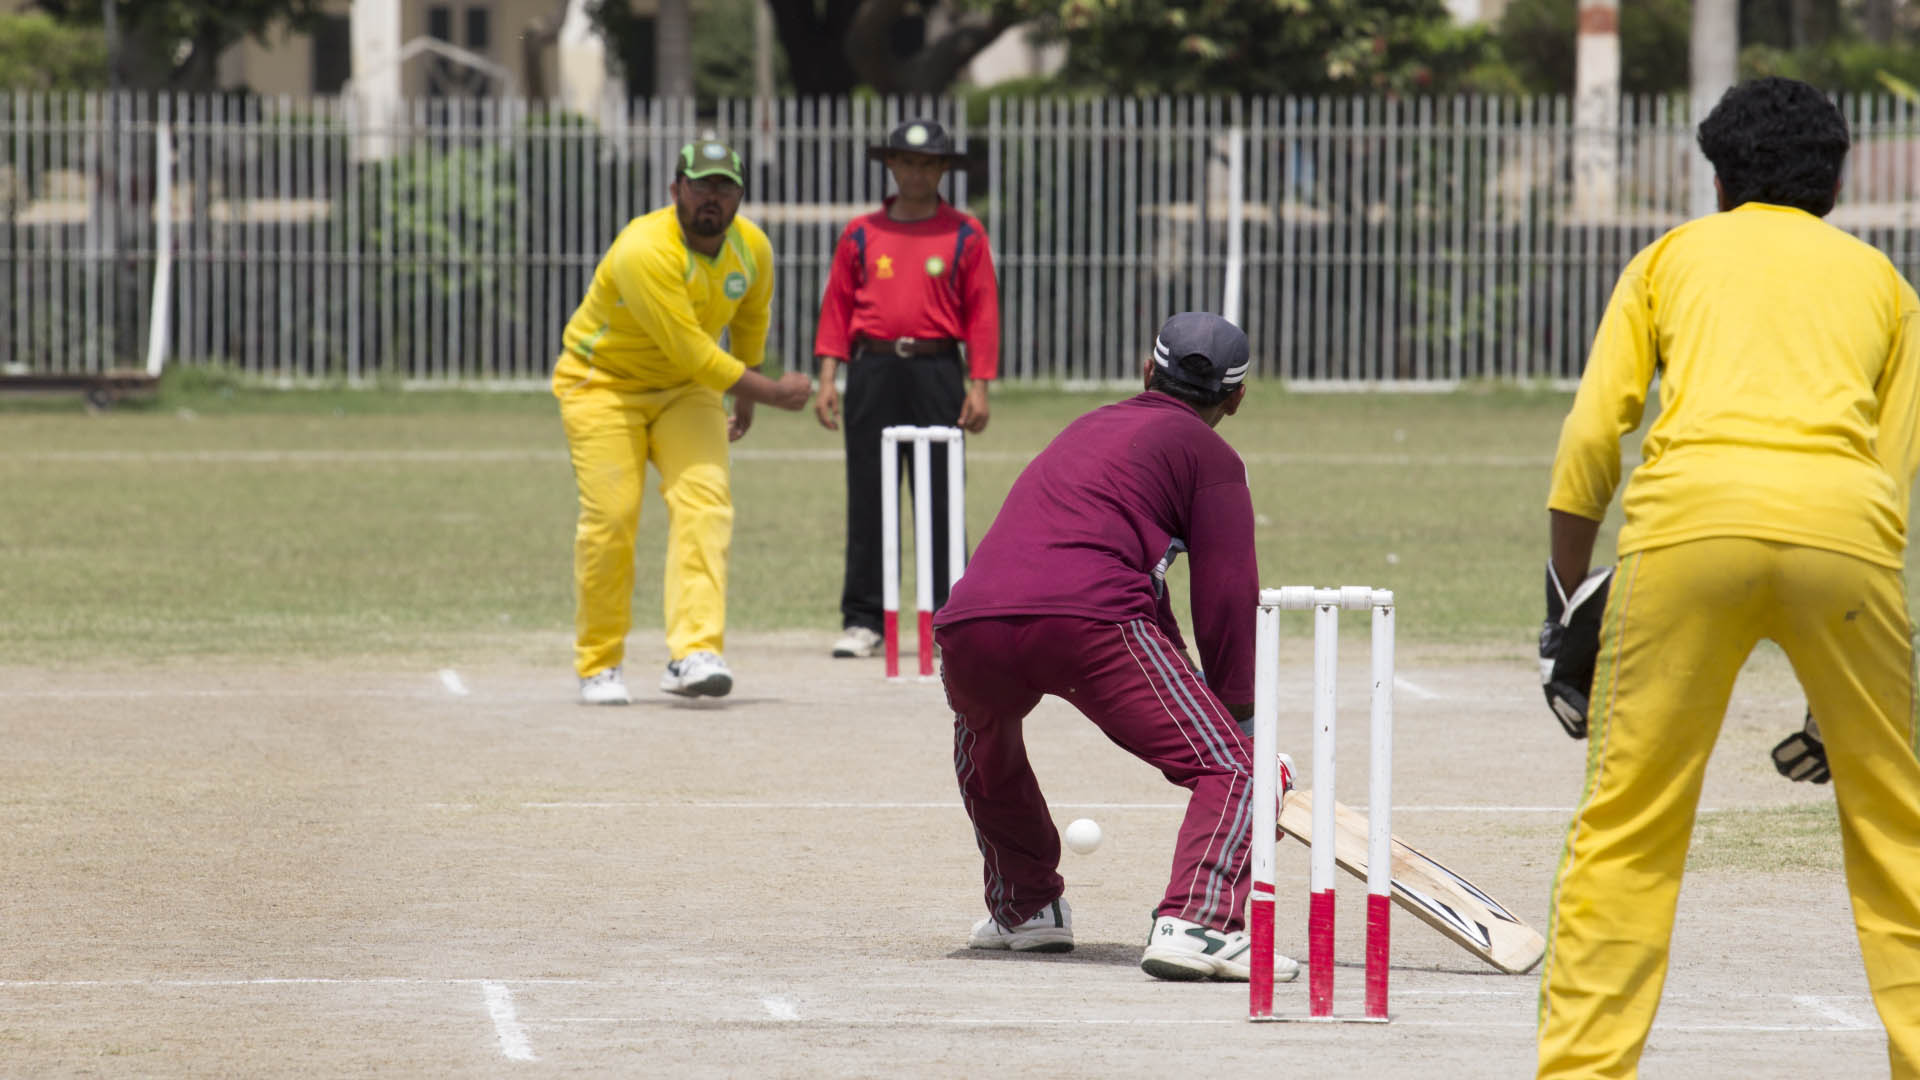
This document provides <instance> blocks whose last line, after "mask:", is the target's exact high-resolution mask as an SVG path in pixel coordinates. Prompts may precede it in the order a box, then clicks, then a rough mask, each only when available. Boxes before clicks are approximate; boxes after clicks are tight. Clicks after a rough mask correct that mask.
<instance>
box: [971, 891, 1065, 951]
mask: <svg viewBox="0 0 1920 1080" xmlns="http://www.w3.org/2000/svg"><path fill="white" fill-rule="evenodd" d="M967 948H969V949H1012V950H1013V951H1014V952H1072V951H1073V909H1072V908H1070V907H1068V906H1067V902H1066V901H1065V900H1055V901H1054V902H1053V903H1051V904H1048V905H1047V906H1046V907H1043V908H1041V909H1040V910H1039V911H1038V912H1036V913H1034V916H1033V918H1031V919H1028V920H1027V921H1026V922H1023V923H1021V924H1020V925H1019V926H1013V927H1007V926H1001V925H1000V924H999V923H997V922H994V921H993V916H991V915H989V916H987V917H986V918H984V919H981V920H980V921H979V922H977V923H974V924H973V932H972V933H971V934H968V935H967Z"/></svg>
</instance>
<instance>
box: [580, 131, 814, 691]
mask: <svg viewBox="0 0 1920 1080" xmlns="http://www.w3.org/2000/svg"><path fill="white" fill-rule="evenodd" d="M744 185H745V177H744V170H743V169H742V167H741V162H740V157H739V155H738V154H735V153H734V152H733V151H732V150H731V149H729V148H728V147H726V146H725V145H723V144H721V143H718V142H714V141H711V140H703V141H700V142H696V143H692V144H690V145H688V146H686V147H684V148H683V149H682V150H681V151H680V157H679V162H678V167H677V169H676V171H675V175H674V179H673V184H672V186H671V188H670V189H669V190H670V191H671V193H672V195H673V204H672V205H671V206H667V207H663V208H661V209H659V210H655V211H654V212H652V213H650V214H647V215H645V216H642V217H638V218H635V219H633V221H631V222H629V223H628V225H627V226H626V228H624V229H622V230H621V231H620V235H619V236H618V237H617V238H616V239H615V240H614V242H613V246H612V247H610V248H608V249H607V254H606V256H605V257H604V258H602V259H601V260H600V265H599V268H598V269H596V270H595V271H594V274H593V284H592V285H591V286H590V287H589V288H588V290H587V295H586V298H585V299H584V300H582V301H581V302H580V306H579V308H578V309H577V310H575V311H574V313H573V318H572V319H571V320H570V321H569V322H568V323H567V329H566V349H565V351H564V352H562V353H561V355H560V358H559V361H558V362H557V363H556V364H555V365H554V370H553V392H554V395H555V396H556V397H558V398H559V399H560V419H561V422H562V424H563V425H564V426H565V428H566V432H567V443H568V446H569V448H570V450H571V453H572V457H573V474H574V479H575V480H576V481H577V482H578V484H579V488H580V520H579V526H578V528H577V530H576V532H575V535H574V545H573V573H574V588H575V599H576V605H577V606H576V614H575V620H574V621H575V635H576V637H575V644H574V667H575V670H576V673H577V674H578V675H579V677H580V698H581V700H582V701H583V702H586V703H588V704H594V705H624V704H627V702H628V701H629V695H628V693H627V686H626V681H625V679H624V678H623V676H622V674H621V660H622V658H623V656H624V654H625V650H626V636H627V630H628V627H629V626H630V625H631V622H632V608H633V546H634V534H635V532H636V531H637V530H638V528H639V524H640V490H641V482H642V479H643V478H644V474H645V472H646V466H647V462H649V461H651V462H653V466H654V468H655V469H657V470H658V471H659V473H660V494H661V496H662V498H663V500H664V501H665V502H666V504H667V566H666V599H665V608H666V628H667V647H668V649H669V651H670V652H671V655H672V658H671V660H670V662H669V663H668V664H667V671H666V674H665V675H664V676H662V678H661V681H660V688H661V689H662V690H665V691H667V692H668V693H674V694H680V695H683V696H694V695H708V696H712V697H719V696H722V695H724V694H726V693H727V692H728V691H729V690H731V689H732V688H733V673H732V672H731V671H730V670H728V668H727V663H726V660H725V659H724V658H723V656H722V648H723V646H724V633H725V627H726V598H727V548H728V545H729V544H730V543H731V542H732V539H733V500H732V495H731V493H730V491H729V488H728V462H727V443H728V442H729V441H730V440H732V439H738V438H740V436H742V435H744V434H746V432H747V429H748V427H750V426H751V425H752V423H753V407H754V404H755V403H756V402H758V403H763V404H768V405H773V406H775V407H777V408H782V409H788V410H798V409H800V408H802V407H804V406H805V405H806V403H807V397H808V396H809V394H810V392H811V389H812V383H811V381H810V380H809V379H808V378H807V377H806V376H805V375H803V374H800V373H798V372H790V373H788V374H786V375H784V376H782V377H781V378H779V379H778V380H774V379H769V378H767V377H766V376H764V375H761V374H760V373H759V372H757V371H755V370H754V368H756V367H758V366H759V365H760V360H761V356H762V353H763V352H764V350H765V348H766V341H767V324H768V321H769V318H770V314H771V306H770V305H771V301H772V298H773V249H772V248H771V247H770V246H769V245H768V243H767V236H766V234H765V233H763V232H761V231H760V229H759V228H758V227H756V226H755V225H754V224H753V223H752V222H750V221H748V220H747V219H745V218H743V217H738V216H737V213H738V211H739V208H740V199H741V197H742V195H743V194H744V192H745V186H744ZM722 331H726V332H727V333H728V335H729V336H728V345H729V348H728V349H726V350H722V349H721V348H720V346H719V338H720V334H721V332H722ZM725 394H731V395H732V396H733V400H734V412H733V417H732V420H731V422H729V420H728V418H727V415H726V410H725V408H724V406H723V404H722V400H721V398H722V395H725Z"/></svg>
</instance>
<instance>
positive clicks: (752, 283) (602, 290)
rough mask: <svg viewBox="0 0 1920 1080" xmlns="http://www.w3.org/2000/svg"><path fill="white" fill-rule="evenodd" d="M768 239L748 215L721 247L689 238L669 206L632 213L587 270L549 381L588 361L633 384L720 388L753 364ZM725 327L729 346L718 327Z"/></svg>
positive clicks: (769, 265) (760, 341) (761, 349)
mask: <svg viewBox="0 0 1920 1080" xmlns="http://www.w3.org/2000/svg"><path fill="white" fill-rule="evenodd" d="M772 300H773V247H772V245H771V244H769V243H768V242H767V234H766V233H764V232H762V231H760V228H759V226H757V225H755V224H753V223H752V222H751V221H748V220H747V219H746V218H743V217H738V216H736V217H735V218H734V219H733V224H732V225H730V226H728V228H727V235H726V241H725V242H724V243H723V244H722V245H721V247H720V253H719V254H718V255H716V256H714V257H712V258H708V257H707V256H705V255H702V254H700V253H699V252H696V251H692V250H690V249H689V248H688V247H687V244H686V239H685V237H684V236H683V235H682V234H681V231H680V220H679V218H678V217H676V216H675V214H674V208H673V207H671V206H666V207H662V208H661V209H659V210H655V211H653V212H652V213H650V214H645V215H643V216H641V217H637V218H634V219H633V220H632V221H630V222H628V223H627V226H626V228H624V229H622V230H620V235H619V236H618V237H615V238H614V241H613V244H612V246H611V247H609V248H608V249H607V253H606V255H605V256H604V257H602V258H601V260H600V265H599V267H598V268H596V269H595V270H594V272H593V284H592V285H591V286H589V287H588V289H587V295H586V297H585V299H583V300H581V301H580V306H579V307H578V308H577V309H575V310H574V313H573V318H571V319H569V320H568V321H567V329H566V334H565V341H566V351H565V352H564V353H562V355H561V357H560V362H559V364H558V365H557V366H556V370H555V372H554V377H555V381H556V382H559V381H561V380H563V379H576V378H579V377H582V376H584V375H585V373H586V368H589V367H590V368H592V369H594V370H595V371H597V372H603V373H605V374H606V375H607V376H610V377H611V379H612V381H613V382H614V384H615V385H618V386H623V387H624V388H626V389H631V390H666V389H670V388H672V387H675V386H680V385H682V384H684V383H687V382H690V381H691V382H697V383H700V384H701V385H703V386H707V387H710V388H712V389H714V390H725V389H727V388H728V387H730V386H732V385H733V384H734V383H735V382H737V381H739V379H740V374H741V372H743V371H745V370H746V369H747V368H749V367H758V366H759V364H760V361H761V358H762V356H763V355H764V354H765V351H766V345H767V325H768V322H769V321H770V319H771V318H772V310H773V309H772ZM722 330H726V331H727V332H728V335H729V336H728V345H729V349H730V354H729V352H728V351H723V350H721V348H720V346H719V344H718V342H719V339H720V332H721V331H722Z"/></svg>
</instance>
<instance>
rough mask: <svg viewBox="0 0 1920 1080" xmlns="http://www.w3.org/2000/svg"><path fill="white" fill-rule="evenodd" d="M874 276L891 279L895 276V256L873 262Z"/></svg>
mask: <svg viewBox="0 0 1920 1080" xmlns="http://www.w3.org/2000/svg"><path fill="white" fill-rule="evenodd" d="M873 276H875V277H882V278H890V277H892V276H893V256H891V255H882V256H880V257H879V258H877V259H875V260H873Z"/></svg>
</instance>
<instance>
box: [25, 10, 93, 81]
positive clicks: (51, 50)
mask: <svg viewBox="0 0 1920 1080" xmlns="http://www.w3.org/2000/svg"><path fill="white" fill-rule="evenodd" d="M106 85H107V39H106V35H105V34H103V33H101V31H100V30H99V29H98V28H95V27H86V26H68V25H65V24H62V23H59V22H56V21H54V20H53V19H52V18H49V17H48V16H46V15H43V14H39V13H37V12H29V13H27V14H25V15H0V89H7V90H98V89H104V88H105V87H106Z"/></svg>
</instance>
